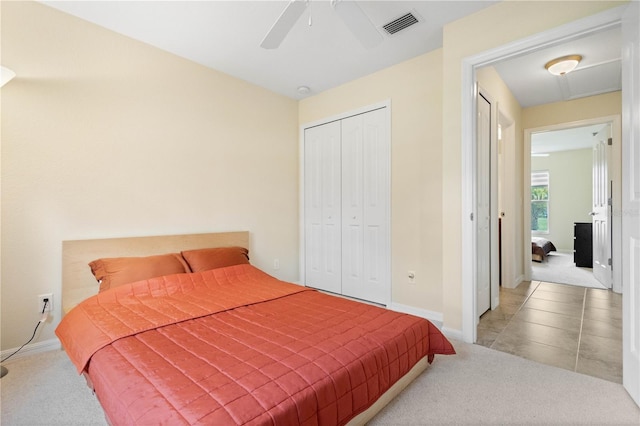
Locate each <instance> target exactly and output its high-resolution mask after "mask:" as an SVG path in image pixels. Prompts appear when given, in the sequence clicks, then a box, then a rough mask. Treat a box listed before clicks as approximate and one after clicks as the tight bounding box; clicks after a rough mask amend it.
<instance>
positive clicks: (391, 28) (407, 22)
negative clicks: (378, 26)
mask: <svg viewBox="0 0 640 426" xmlns="http://www.w3.org/2000/svg"><path fill="white" fill-rule="evenodd" d="M418 22H420V20H419V19H418V18H417V16H416V15H414V14H413V13H412V12H409V13H407V14H404V15H402V16H401V17H399V18H397V19H394V20H393V21H391V22H389V23H388V24H385V25H383V26H382V28H384V30H385V31H386V32H387V33H389V34H395V33H397V32H398V31H402V30H404V29H405V28H408V27H410V26H411V25H413V24H417V23H418Z"/></svg>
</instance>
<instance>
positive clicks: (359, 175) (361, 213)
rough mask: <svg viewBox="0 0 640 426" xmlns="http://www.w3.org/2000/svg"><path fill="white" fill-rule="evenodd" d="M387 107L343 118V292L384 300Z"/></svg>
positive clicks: (386, 282)
mask: <svg viewBox="0 0 640 426" xmlns="http://www.w3.org/2000/svg"><path fill="white" fill-rule="evenodd" d="M386 114H387V111H386V110H385V109H379V110H375V111H371V112H368V113H365V114H360V115H356V116H353V117H349V118H345V119H343V120H342V293H343V294H344V295H346V296H351V297H356V298H358V299H364V300H369V301H372V302H376V303H381V304H385V305H386V304H388V303H389V294H390V291H391V290H390V289H391V283H390V268H389V256H390V252H389V217H388V210H389V204H388V203H389V194H390V191H389V187H390V180H389V143H388V137H387V119H386Z"/></svg>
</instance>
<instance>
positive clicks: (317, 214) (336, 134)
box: [304, 121, 342, 293]
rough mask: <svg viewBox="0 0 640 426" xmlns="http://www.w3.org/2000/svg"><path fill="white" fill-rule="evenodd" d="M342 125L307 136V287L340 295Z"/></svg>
mask: <svg viewBox="0 0 640 426" xmlns="http://www.w3.org/2000/svg"><path fill="white" fill-rule="evenodd" d="M340 146H341V144H340V122H339V121H334V122H332V123H328V124H325V125H322V126H317V127H312V128H310V129H306V130H305V132H304V151H305V156H304V174H305V179H304V193H305V196H304V200H305V202H304V211H305V213H304V215H305V234H304V235H305V237H304V239H305V281H306V282H305V285H307V286H309V287H314V288H319V289H322V290H327V291H331V292H333V293H340V292H341V289H342V284H341V282H342V266H341V263H342V261H341V247H342V237H341V232H342V231H341V226H342V222H341V210H340V192H341V189H340V175H341V170H340Z"/></svg>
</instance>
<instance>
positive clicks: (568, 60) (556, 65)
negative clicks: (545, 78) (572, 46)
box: [544, 55, 582, 75]
mask: <svg viewBox="0 0 640 426" xmlns="http://www.w3.org/2000/svg"><path fill="white" fill-rule="evenodd" d="M581 60H582V56H580V55H569V56H563V57H561V58H556V59H554V60H551V61H549V62H547V63H546V64H545V66H544V67H545V69H546V70H547V71H549V72H550V73H551V74H553V75H565V74H567V73H570V72H571V71H573V70H574V69H575V68H576V67H577V66H578V64H579V63H580V61H581Z"/></svg>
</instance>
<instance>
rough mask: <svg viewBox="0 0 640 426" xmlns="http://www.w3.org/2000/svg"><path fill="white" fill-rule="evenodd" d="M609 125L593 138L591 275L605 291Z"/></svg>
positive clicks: (607, 272)
mask: <svg viewBox="0 0 640 426" xmlns="http://www.w3.org/2000/svg"><path fill="white" fill-rule="evenodd" d="M610 140H611V124H607V125H605V126H604V127H603V128H602V129H601V130H600V131H599V132H598V133H596V134H595V135H594V136H593V170H592V177H593V197H592V200H593V205H592V207H591V209H592V210H591V216H592V222H593V224H592V227H593V232H592V235H593V236H592V238H593V275H594V276H595V277H596V279H597V280H598V281H600V282H601V283H602V284H603V285H604V286H605V287H607V288H611V267H610V266H609V261H610V259H611V233H610V221H609V211H610V197H611V193H610V188H611V186H610V184H609V160H608V159H609V141H610Z"/></svg>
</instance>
